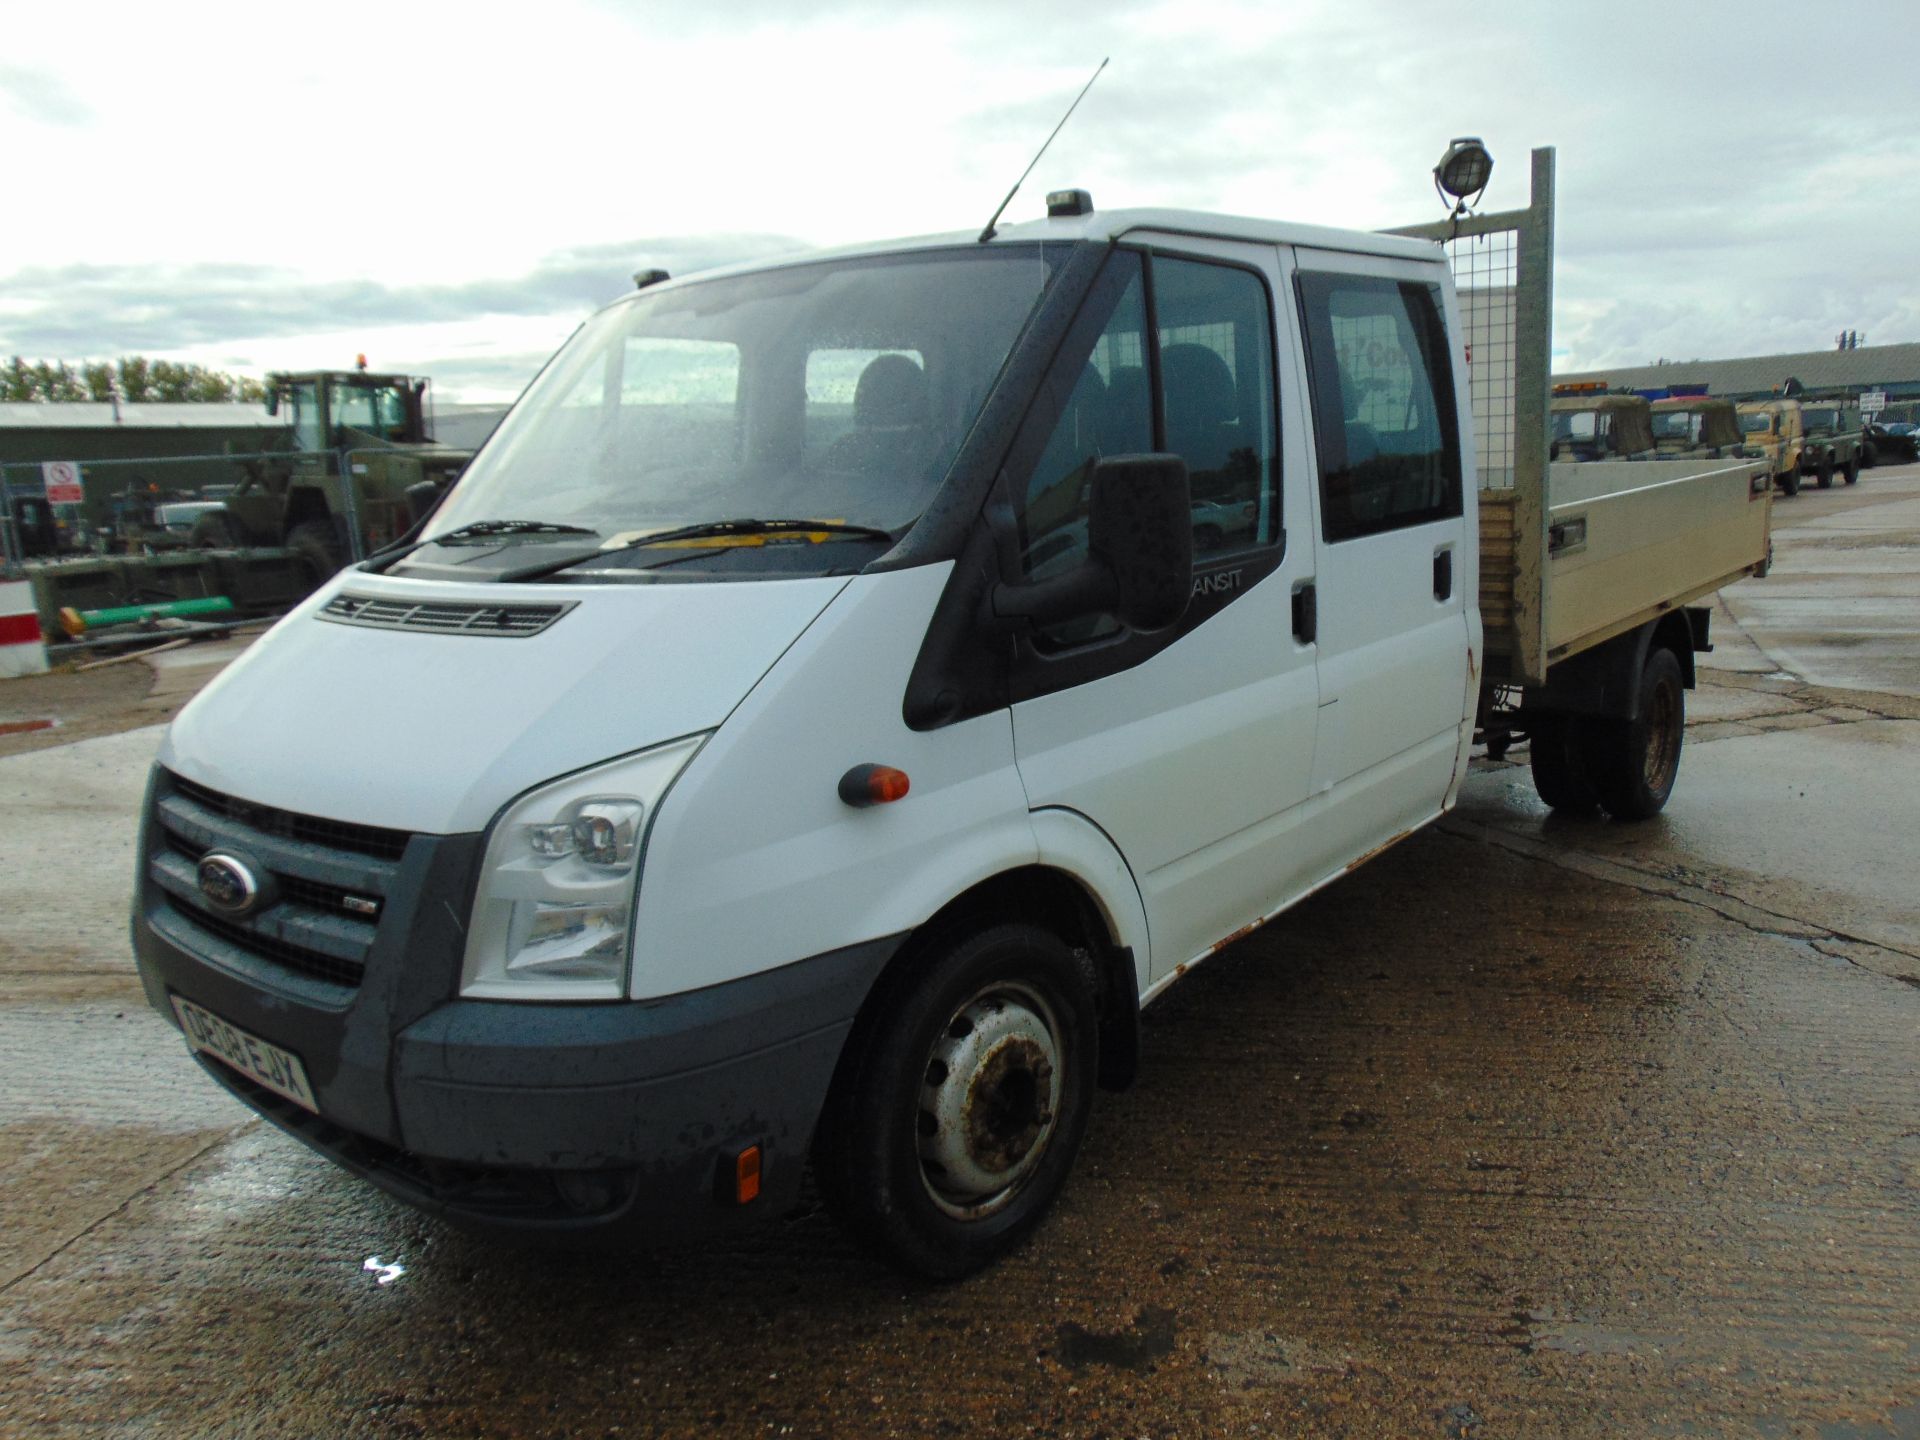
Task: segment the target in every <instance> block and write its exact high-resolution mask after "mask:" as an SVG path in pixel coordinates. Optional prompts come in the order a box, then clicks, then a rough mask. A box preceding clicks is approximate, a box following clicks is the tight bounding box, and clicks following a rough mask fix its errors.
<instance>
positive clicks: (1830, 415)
mask: <svg viewBox="0 0 1920 1440" xmlns="http://www.w3.org/2000/svg"><path fill="white" fill-rule="evenodd" d="M1800 424H1801V427H1802V428H1803V429H1807V430H1838V429H1839V428H1840V412H1839V411H1838V410H1802V411H1801V412H1800Z"/></svg>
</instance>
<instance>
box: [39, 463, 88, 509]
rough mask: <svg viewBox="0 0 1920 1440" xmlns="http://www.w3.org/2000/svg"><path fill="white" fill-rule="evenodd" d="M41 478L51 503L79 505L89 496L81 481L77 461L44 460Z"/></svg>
mask: <svg viewBox="0 0 1920 1440" xmlns="http://www.w3.org/2000/svg"><path fill="white" fill-rule="evenodd" d="M40 478H41V481H42V482H43V483H44V484H45V485H46V487H47V503H48V504H49V505H78V504H79V503H80V502H81V501H83V500H85V499H86V498H87V492H86V489H85V487H84V486H82V485H81V483H80V466H79V464H78V462H76V461H73V460H47V461H43V462H42V463H41V466H40Z"/></svg>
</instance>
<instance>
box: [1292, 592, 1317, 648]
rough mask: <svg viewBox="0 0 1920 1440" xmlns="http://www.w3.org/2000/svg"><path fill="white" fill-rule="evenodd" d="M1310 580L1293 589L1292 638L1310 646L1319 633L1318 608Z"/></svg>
mask: <svg viewBox="0 0 1920 1440" xmlns="http://www.w3.org/2000/svg"><path fill="white" fill-rule="evenodd" d="M1315 594H1316V592H1315V590H1314V587H1313V582H1312V581H1311V580H1308V581H1306V582H1305V583H1303V584H1300V585H1296V586H1294V587H1293V638H1294V639H1296V640H1298V641H1299V642H1300V643H1301V644H1302V645H1311V644H1313V642H1314V639H1315V637H1316V636H1318V635H1319V633H1320V607H1319V604H1318V602H1317V601H1316V599H1315Z"/></svg>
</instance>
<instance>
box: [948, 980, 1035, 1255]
mask: <svg viewBox="0 0 1920 1440" xmlns="http://www.w3.org/2000/svg"><path fill="white" fill-rule="evenodd" d="M1060 1035H1061V1029H1060V1020H1059V1017H1058V1015H1057V1013H1056V1011H1055V1009H1054V1007H1053V1006H1052V1005H1051V1004H1050V1003H1049V1002H1048V1001H1047V999H1046V997H1045V996H1044V995H1042V994H1041V993H1040V992H1039V991H1038V990H1036V989H1034V988H1033V987H1032V986H1030V985H1026V984H1022V983H1020V982H1017V981H996V982H994V983H993V984H990V985H986V986H983V987H982V988H981V989H980V990H978V991H976V992H975V993H974V994H973V995H972V996H971V997H969V998H968V999H967V1000H966V1001H965V1002H964V1003H963V1004H961V1005H960V1006H958V1007H957V1008H956V1009H955V1010H954V1012H953V1014H952V1016H950V1017H949V1018H948V1020H947V1023H946V1024H945V1025H943V1026H941V1027H940V1033H939V1034H938V1035H936V1036H935V1037H934V1040H933V1044H932V1045H931V1046H930V1047H928V1051H927V1059H926V1065H925V1067H924V1069H923V1071H922V1074H921V1086H920V1094H919V1097H918V1108H917V1111H916V1114H915V1117H914V1118H915V1123H916V1132H915V1135H916V1150H917V1155H918V1161H919V1167H920V1179H921V1183H922V1184H923V1185H924V1186H925V1188H926V1192H927V1195H928V1197H929V1198H930V1199H931V1200H932V1201H933V1203H934V1204H935V1205H936V1206H938V1207H939V1208H940V1209H941V1210H942V1211H944V1212H945V1213H946V1214H948V1215H950V1216H953V1217H954V1218H955V1219H961V1220H978V1219H983V1218H985V1217H986V1216H989V1215H992V1214H995V1213H996V1212H998V1211H1000V1210H1003V1209H1005V1208H1006V1206H1007V1205H1009V1204H1010V1203H1012V1201H1013V1198H1014V1197H1015V1196H1016V1195H1017V1194H1018V1193H1019V1192H1020V1190H1021V1189H1022V1188H1023V1187H1024V1186H1025V1185H1026V1184H1027V1182H1028V1181H1030V1180H1031V1179H1032V1178H1033V1176H1034V1173H1035V1172H1036V1171H1037V1170H1038V1169H1039V1167H1040V1164H1041V1162H1042V1161H1043V1160H1044V1159H1045V1157H1046V1153H1047V1150H1048V1147H1049V1145H1050V1143H1051V1141H1052V1139H1053V1135H1054V1132H1055V1130H1056V1129H1057V1128H1058V1125H1059V1115H1060V1104H1061V1098H1062V1092H1063V1090H1064V1088H1065V1083H1066V1080H1065V1070H1064V1067H1063V1066H1062V1064H1061V1052H1062V1049H1063V1046H1062V1044H1061V1039H1060Z"/></svg>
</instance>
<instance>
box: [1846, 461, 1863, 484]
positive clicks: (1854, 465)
mask: <svg viewBox="0 0 1920 1440" xmlns="http://www.w3.org/2000/svg"><path fill="white" fill-rule="evenodd" d="M1846 477H1847V483H1848V484H1849V485H1857V484H1859V483H1860V457H1859V456H1858V455H1856V456H1854V457H1853V459H1851V460H1849V461H1848V462H1847V469H1846Z"/></svg>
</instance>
